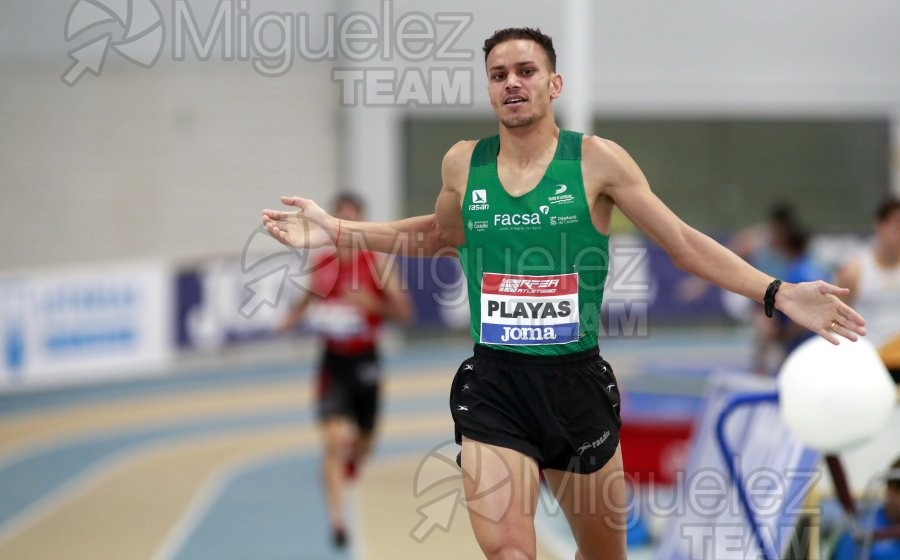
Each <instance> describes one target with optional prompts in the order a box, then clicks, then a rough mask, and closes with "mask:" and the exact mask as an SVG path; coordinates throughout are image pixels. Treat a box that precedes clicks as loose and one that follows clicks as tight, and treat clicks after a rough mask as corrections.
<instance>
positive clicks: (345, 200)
mask: <svg viewBox="0 0 900 560" xmlns="http://www.w3.org/2000/svg"><path fill="white" fill-rule="evenodd" d="M345 204H349V205H351V206H353V207H355V208H356V209H357V210H358V211H359V212H360V214H361V213H363V212H364V211H365V209H366V204H365V202H363V199H362V198H360V197H359V195H357V194H354V193H352V192H350V191H344V192H340V193H338V194H337V196H335V197H334V203H333V208H334V209H335V210H337V209H338V208H340V207H341V206H343V205H345Z"/></svg>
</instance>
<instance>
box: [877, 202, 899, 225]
mask: <svg viewBox="0 0 900 560" xmlns="http://www.w3.org/2000/svg"><path fill="white" fill-rule="evenodd" d="M897 210H900V200H897V199H896V198H887V199H885V200H884V201H882V203H881V204H880V205H879V206H878V210H876V211H875V220H876V221H877V222H878V223H879V224H880V223H881V222H883V221H885V220H887V219H888V218H889V217H890V215H891V214H893V213H894V212H896V211H897Z"/></svg>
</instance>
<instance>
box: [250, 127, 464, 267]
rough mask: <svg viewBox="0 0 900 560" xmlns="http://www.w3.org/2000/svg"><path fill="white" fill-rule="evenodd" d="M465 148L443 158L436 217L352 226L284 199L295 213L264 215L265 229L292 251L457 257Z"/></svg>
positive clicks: (308, 204)
mask: <svg viewBox="0 0 900 560" xmlns="http://www.w3.org/2000/svg"><path fill="white" fill-rule="evenodd" d="M467 144H468V143H467V142H460V143H458V144H456V145H455V146H453V147H452V148H451V149H450V151H448V152H447V154H446V155H445V156H444V162H443V164H442V166H441V175H442V178H443V187H442V188H441V192H440V194H439V195H438V198H437V203H436V204H435V212H434V213H433V214H428V215H426V216H415V217H412V218H405V219H402V220H396V221H392V222H350V221H346V220H338V219H337V218H335V217H334V216H331V215H329V214H328V213H327V212H326V211H325V210H323V209H322V208H321V207H320V206H319V205H318V204H316V203H315V202H314V201H313V200H311V199H308V198H301V197H298V196H285V197H282V198H281V202H282V204H285V205H287V206H293V207H294V208H296V210H291V211H283V210H263V213H262V218H263V224H264V225H265V226H266V230H267V231H268V232H269V234H270V235H271V236H272V237H274V238H275V239H277V240H278V241H280V242H282V243H284V244H285V245H288V246H291V247H298V248H317V247H327V246H331V245H340V246H342V247H353V248H357V249H365V250H369V251H377V252H380V253H390V254H394V255H407V256H414V257H429V256H441V255H443V256H449V255H451V254H455V251H456V247H458V246H459V245H461V244H462V243H463V241H464V233H463V228H462V214H461V211H460V203H461V197H462V194H461V191H460V188H462V192H464V191H465V178H464V177H465V175H467V173H468V157H467V154H471V147H470V146H468V145H467ZM463 168H464V169H463Z"/></svg>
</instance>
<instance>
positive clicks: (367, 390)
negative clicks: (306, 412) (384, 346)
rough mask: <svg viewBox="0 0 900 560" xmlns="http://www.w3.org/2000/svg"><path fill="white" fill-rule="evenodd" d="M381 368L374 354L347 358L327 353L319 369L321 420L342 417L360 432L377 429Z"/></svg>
mask: <svg viewBox="0 0 900 560" xmlns="http://www.w3.org/2000/svg"><path fill="white" fill-rule="evenodd" d="M379 378H380V365H379V361H378V354H377V352H375V351H374V350H372V351H368V352H363V353H362V354H355V355H351V356H344V355H341V354H335V353H334V352H329V351H327V350H326V351H325V352H324V353H323V354H322V358H321V361H320V365H319V386H318V400H319V402H318V410H319V419H320V420H325V419H328V418H331V417H335V416H340V417H345V418H348V419H350V420H352V421H354V422H355V423H356V425H357V426H358V427H359V430H360V431H361V432H371V431H372V430H373V429H374V428H375V420H376V416H377V414H378V391H379Z"/></svg>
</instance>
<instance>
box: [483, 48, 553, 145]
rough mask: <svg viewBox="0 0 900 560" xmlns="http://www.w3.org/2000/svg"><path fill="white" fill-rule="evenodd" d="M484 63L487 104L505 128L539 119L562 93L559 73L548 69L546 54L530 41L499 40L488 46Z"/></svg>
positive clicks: (525, 124) (549, 109) (515, 126)
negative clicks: (488, 103) (486, 80)
mask: <svg viewBox="0 0 900 560" xmlns="http://www.w3.org/2000/svg"><path fill="white" fill-rule="evenodd" d="M485 66H486V68H487V75H488V95H489V97H490V100H491V107H493V108H494V112H495V113H496V114H497V118H498V119H500V122H501V123H502V124H503V126H505V127H507V128H518V127H522V126H528V125H529V124H531V123H533V122H535V121H538V120H540V119H541V117H543V116H544V115H546V114H548V113H549V112H550V111H551V110H552V106H551V102H552V100H553V99H556V98H557V97H559V95H560V93H561V92H562V76H560V75H559V74H556V73H555V72H553V71H552V70H550V61H549V60H548V59H547V54H546V53H545V52H544V49H543V48H542V47H541V46H540V45H538V44H537V43H535V42H534V41H529V40H527V39H513V40H510V41H505V42H503V43H500V44H499V45H497V46H495V47H494V48H493V49H491V52H490V53H489V54H488V57H487V60H486V61H485Z"/></svg>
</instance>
